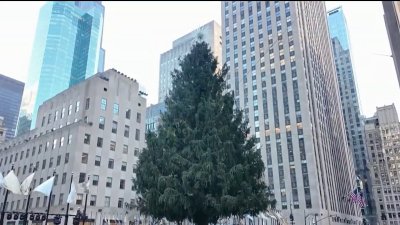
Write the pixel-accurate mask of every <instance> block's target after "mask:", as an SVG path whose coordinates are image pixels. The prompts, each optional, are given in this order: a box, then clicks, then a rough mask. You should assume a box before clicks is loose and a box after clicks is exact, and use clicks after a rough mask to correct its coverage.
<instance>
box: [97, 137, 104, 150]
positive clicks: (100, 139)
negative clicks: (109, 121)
mask: <svg viewBox="0 0 400 225" xmlns="http://www.w3.org/2000/svg"><path fill="white" fill-rule="evenodd" d="M97 147H100V148H101V147H103V138H101V137H98V138H97Z"/></svg>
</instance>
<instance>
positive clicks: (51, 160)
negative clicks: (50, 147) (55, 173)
mask: <svg viewBox="0 0 400 225" xmlns="http://www.w3.org/2000/svg"><path fill="white" fill-rule="evenodd" d="M51 167H53V157H51V158H50V160H49V168H51ZM29 170H30V169H29ZM29 172H31V171H29Z"/></svg>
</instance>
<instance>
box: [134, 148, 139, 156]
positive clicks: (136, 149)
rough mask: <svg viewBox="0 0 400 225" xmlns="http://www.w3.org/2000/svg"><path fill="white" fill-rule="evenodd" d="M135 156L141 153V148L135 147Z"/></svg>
mask: <svg viewBox="0 0 400 225" xmlns="http://www.w3.org/2000/svg"><path fill="white" fill-rule="evenodd" d="M133 155H134V156H138V155H139V148H135V151H134V152H133Z"/></svg>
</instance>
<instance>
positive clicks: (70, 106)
mask: <svg viewBox="0 0 400 225" xmlns="http://www.w3.org/2000/svg"><path fill="white" fill-rule="evenodd" d="M71 112H72V104H69V107H68V115H71Z"/></svg>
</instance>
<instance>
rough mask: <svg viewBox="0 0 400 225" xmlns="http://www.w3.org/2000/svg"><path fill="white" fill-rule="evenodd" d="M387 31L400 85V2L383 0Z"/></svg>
mask: <svg viewBox="0 0 400 225" xmlns="http://www.w3.org/2000/svg"><path fill="white" fill-rule="evenodd" d="M382 4H383V11H384V13H385V14H384V15H383V17H384V19H385V24H386V31H387V33H388V37H389V42H390V48H391V49H392V58H393V61H394V66H395V68H396V74H397V79H398V81H399V85H400V2H399V1H382Z"/></svg>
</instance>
